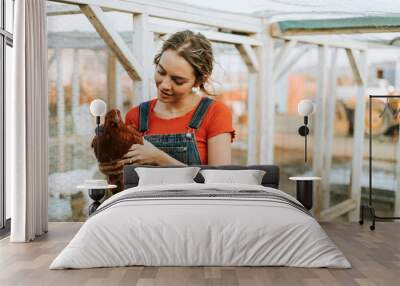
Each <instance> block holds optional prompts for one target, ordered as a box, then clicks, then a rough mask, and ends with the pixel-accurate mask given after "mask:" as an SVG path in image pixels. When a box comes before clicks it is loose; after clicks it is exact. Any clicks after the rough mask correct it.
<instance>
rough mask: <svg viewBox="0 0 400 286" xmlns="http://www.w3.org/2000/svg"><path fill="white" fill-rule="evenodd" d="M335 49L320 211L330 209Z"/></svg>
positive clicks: (332, 59)
mask: <svg viewBox="0 0 400 286" xmlns="http://www.w3.org/2000/svg"><path fill="white" fill-rule="evenodd" d="M337 53H338V51H337V48H334V49H333V50H332V56H331V64H330V67H329V75H328V91H327V98H326V113H325V128H324V129H325V130H324V131H325V134H324V137H325V140H324V141H325V151H324V153H323V156H324V158H323V164H324V167H323V170H322V177H321V193H322V209H323V210H326V209H328V208H329V207H330V184H329V176H330V172H331V166H332V145H333V135H334V132H335V125H334V123H335V106H336V61H337Z"/></svg>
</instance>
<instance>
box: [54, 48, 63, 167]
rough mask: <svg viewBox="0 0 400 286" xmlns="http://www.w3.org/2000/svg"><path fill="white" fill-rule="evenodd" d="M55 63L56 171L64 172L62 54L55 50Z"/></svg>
mask: <svg viewBox="0 0 400 286" xmlns="http://www.w3.org/2000/svg"><path fill="white" fill-rule="evenodd" d="M56 63H57V79H56V86H57V131H58V132H57V136H58V140H57V142H58V171H59V172H64V170H65V164H64V163H65V143H64V142H65V97H64V82H63V69H62V52H61V50H60V49H56Z"/></svg>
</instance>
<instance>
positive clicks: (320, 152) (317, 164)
mask: <svg viewBox="0 0 400 286" xmlns="http://www.w3.org/2000/svg"><path fill="white" fill-rule="evenodd" d="M327 54H328V47H327V46H326V45H324V46H319V47H318V75H317V76H318V82H317V96H316V111H315V117H314V120H313V125H314V135H313V140H314V142H313V161H312V162H313V165H312V166H313V173H314V176H317V177H322V175H323V172H322V170H323V166H324V165H323V162H324V118H325V98H326V91H327ZM320 191H321V183H320V182H316V183H315V184H314V194H315V196H314V206H315V207H314V214H315V216H316V217H317V219H318V218H319V217H320V212H321V197H323V194H321V192H320Z"/></svg>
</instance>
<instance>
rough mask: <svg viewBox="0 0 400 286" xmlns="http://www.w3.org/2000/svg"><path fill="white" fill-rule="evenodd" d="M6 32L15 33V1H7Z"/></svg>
mask: <svg viewBox="0 0 400 286" xmlns="http://www.w3.org/2000/svg"><path fill="white" fill-rule="evenodd" d="M5 5H6V7H5V8H6V10H5V11H6V30H7V31H8V32H10V33H13V31H14V1H13V0H6V1H5Z"/></svg>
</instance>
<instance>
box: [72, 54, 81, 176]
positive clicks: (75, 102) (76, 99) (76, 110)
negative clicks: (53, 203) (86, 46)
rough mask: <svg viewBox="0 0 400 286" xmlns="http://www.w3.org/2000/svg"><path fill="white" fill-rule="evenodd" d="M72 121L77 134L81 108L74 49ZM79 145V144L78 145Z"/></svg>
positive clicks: (77, 56) (77, 62)
mask: <svg viewBox="0 0 400 286" xmlns="http://www.w3.org/2000/svg"><path fill="white" fill-rule="evenodd" d="M71 82H72V119H73V122H74V130H75V134H76V130H77V128H78V127H77V124H79V122H78V118H79V114H78V113H79V106H80V102H79V99H80V82H79V50H78V49H74V52H73V59H72V80H71ZM77 145H79V144H77ZM74 149H75V144H73V145H72V150H74ZM71 159H72V169H75V161H76V158H75V156H74V155H72V158H71Z"/></svg>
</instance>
